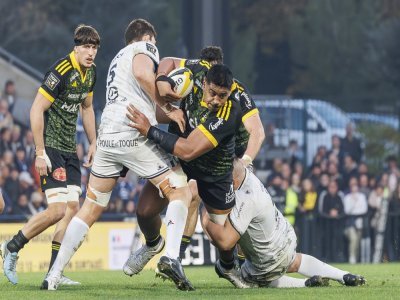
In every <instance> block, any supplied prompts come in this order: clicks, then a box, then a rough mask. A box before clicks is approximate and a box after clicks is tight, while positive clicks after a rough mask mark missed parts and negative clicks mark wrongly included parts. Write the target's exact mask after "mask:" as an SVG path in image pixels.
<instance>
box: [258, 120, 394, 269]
mask: <svg viewBox="0 0 400 300" xmlns="http://www.w3.org/2000/svg"><path fill="white" fill-rule="evenodd" d="M293 144H295V143H294V141H292V143H291V144H290V145H289V151H290V150H293V149H295V151H291V152H290V157H289V159H280V158H275V159H273V160H272V162H271V166H270V171H269V172H268V174H267V175H266V176H265V184H266V186H267V189H268V191H269V192H270V194H271V197H272V200H273V201H274V203H275V205H276V206H277V208H278V209H279V210H280V211H281V212H282V213H283V214H284V215H285V216H286V218H287V219H288V220H289V221H290V223H291V224H292V225H294V226H295V229H296V231H297V235H298V237H299V251H301V252H303V253H311V254H314V255H315V256H318V257H321V258H323V259H326V260H328V261H339V262H340V261H348V262H350V263H356V262H359V261H363V262H368V261H371V260H372V258H373V254H374V251H376V250H377V249H380V250H381V251H382V253H383V252H384V254H385V255H386V257H385V258H386V259H388V260H399V259H400V247H399V241H400V236H399V231H400V222H399V221H400V181H399V179H400V177H399V176H400V170H399V166H398V163H397V159H396V157H388V158H387V159H386V165H385V166H384V167H383V169H382V172H381V173H380V174H370V172H369V170H368V166H367V165H366V164H365V163H364V162H363V161H362V158H363V149H362V145H361V142H360V140H359V139H357V138H356V137H354V135H353V127H352V126H351V125H349V126H347V129H346V136H344V137H339V136H336V135H334V136H332V148H330V149H327V147H325V146H320V147H319V148H318V151H317V153H316V154H315V156H314V157H313V160H312V163H311V165H310V167H309V168H307V169H305V168H304V167H303V164H302V162H301V156H302V155H301V153H299V151H298V149H297V147H293ZM294 146H296V145H294ZM393 222H395V224H392V223H393ZM390 230H391V232H388V231H390ZM393 231H394V232H393ZM377 236H379V237H382V239H379V240H377V238H376V237H377Z"/></svg>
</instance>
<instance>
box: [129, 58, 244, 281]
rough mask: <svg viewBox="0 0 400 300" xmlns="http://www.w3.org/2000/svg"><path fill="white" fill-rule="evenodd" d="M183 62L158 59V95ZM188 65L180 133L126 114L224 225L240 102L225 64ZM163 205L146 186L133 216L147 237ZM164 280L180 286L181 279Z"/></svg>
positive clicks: (228, 256)
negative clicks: (189, 83)
mask: <svg viewBox="0 0 400 300" xmlns="http://www.w3.org/2000/svg"><path fill="white" fill-rule="evenodd" d="M182 61H184V60H182V59H176V58H166V59H163V60H162V61H161V63H160V67H159V70H158V77H157V87H158V90H159V92H160V95H161V96H163V95H164V94H166V93H167V92H168V91H169V90H170V89H171V88H172V86H171V83H170V80H169V78H167V76H165V74H168V72H170V71H171V70H172V69H175V68H177V67H178V66H180V65H181V62H182ZM186 65H191V70H192V73H193V77H194V87H193V90H192V92H191V93H190V94H189V95H188V96H187V97H186V98H185V99H184V100H183V101H182V102H181V106H180V107H181V108H182V109H183V110H184V112H185V115H186V117H187V121H186V128H185V132H184V133H181V132H180V131H179V129H178V128H177V127H176V126H174V125H173V124H172V125H170V133H167V132H164V131H162V130H160V129H158V128H155V127H154V126H151V124H150V123H149V121H148V120H147V118H146V117H145V116H144V114H142V113H141V112H139V111H138V109H136V108H134V107H130V108H129V114H128V116H129V118H130V119H131V121H132V123H131V126H132V127H134V128H137V129H138V130H139V131H140V132H141V133H142V134H144V135H146V136H147V137H148V138H149V139H151V140H153V141H154V142H155V143H157V144H158V145H159V146H160V147H161V148H162V149H164V150H166V151H167V152H168V153H171V154H173V155H175V156H177V157H178V158H179V160H180V163H181V165H182V169H183V170H184V172H185V173H186V174H187V176H188V178H189V179H193V180H196V182H197V189H198V192H199V195H200V197H201V199H202V201H203V203H204V204H205V206H206V208H207V210H208V212H209V214H210V217H211V219H212V220H213V222H216V223H219V224H224V223H225V220H226V217H227V215H228V213H229V212H230V210H231V208H232V207H233V206H234V203H235V197H234V194H233V185H232V161H233V156H234V151H235V141H234V139H235V135H236V132H237V130H238V128H239V126H240V124H241V118H242V110H241V108H240V104H239V102H238V101H236V100H235V98H233V97H232V95H231V93H232V90H234V88H232V87H233V86H234V85H233V83H234V82H233V76H232V73H231V71H230V70H229V69H228V68H227V67H226V66H224V65H219V64H217V65H214V66H211V65H210V64H209V63H208V62H206V61H201V60H200V61H199V60H193V61H191V62H188V63H187V64H186ZM164 205H165V204H164V203H163V202H162V201H160V200H159V199H158V197H157V194H156V191H155V190H154V189H151V187H149V186H145V188H144V189H143V191H142V195H141V197H140V199H139V203H138V208H137V217H138V221H139V225H140V228H141V230H142V232H143V233H144V235H145V236H146V238H148V239H149V238H151V237H152V236H158V235H159V231H160V226H161V221H160V216H159V213H160V212H161V211H162V210H163V207H164ZM167 227H168V225H167ZM147 253H148V256H152V255H155V254H156V252H155V251H153V252H150V251H148V252H147ZM220 256H221V257H223V258H224V261H229V262H232V263H233V251H232V250H228V251H224V252H220ZM145 263H147V261H145V260H143V258H142V256H141V255H138V254H136V253H133V254H132V255H131V257H130V258H129V259H128V261H127V262H126V264H125V265H126V266H130V265H139V266H141V265H142V264H145ZM160 267H161V268H162V267H163V266H160V265H159V266H158V272H161V273H163V271H162V269H160ZM142 268H143V267H141V269H142ZM125 273H127V272H125ZM161 275H163V274H161ZM168 277H169V278H170V279H172V280H173V281H174V282H175V284H176V285H177V286H178V288H179V285H178V284H177V283H179V280H176V279H175V278H172V277H171V276H168ZM237 280H239V281H240V278H239V277H237ZM238 284H240V283H238Z"/></svg>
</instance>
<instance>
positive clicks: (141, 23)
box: [125, 19, 157, 45]
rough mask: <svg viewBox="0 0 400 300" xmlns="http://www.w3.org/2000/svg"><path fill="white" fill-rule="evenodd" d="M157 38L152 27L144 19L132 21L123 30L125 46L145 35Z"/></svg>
mask: <svg viewBox="0 0 400 300" xmlns="http://www.w3.org/2000/svg"><path fill="white" fill-rule="evenodd" d="M147 34H148V35H150V36H153V37H156V36H157V33H156V30H155V29H154V26H153V25H151V24H150V23H149V22H147V21H146V20H144V19H135V20H132V21H131V22H130V23H129V25H128V27H126V30H125V45H128V44H130V43H132V42H133V41H138V40H140V39H141V38H142V37H143V36H145V35H147Z"/></svg>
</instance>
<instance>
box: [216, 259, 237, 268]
mask: <svg viewBox="0 0 400 300" xmlns="http://www.w3.org/2000/svg"><path fill="white" fill-rule="evenodd" d="M219 262H220V263H221V266H222V267H223V268H224V269H227V270H230V269H233V267H234V266H235V260H234V259H232V260H231V261H223V260H222V259H219Z"/></svg>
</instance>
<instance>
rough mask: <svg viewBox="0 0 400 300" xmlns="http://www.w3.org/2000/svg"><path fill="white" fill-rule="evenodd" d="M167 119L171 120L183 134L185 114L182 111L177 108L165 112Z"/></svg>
mask: <svg viewBox="0 0 400 300" xmlns="http://www.w3.org/2000/svg"><path fill="white" fill-rule="evenodd" d="M165 114H166V115H167V117H168V118H170V119H171V121H174V122H175V123H176V124H178V126H179V130H180V131H181V132H182V133H183V132H184V131H185V125H186V120H185V114H184V112H183V110H182V109H179V108H175V107H174V108H173V109H172V110H170V111H169V112H165Z"/></svg>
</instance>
